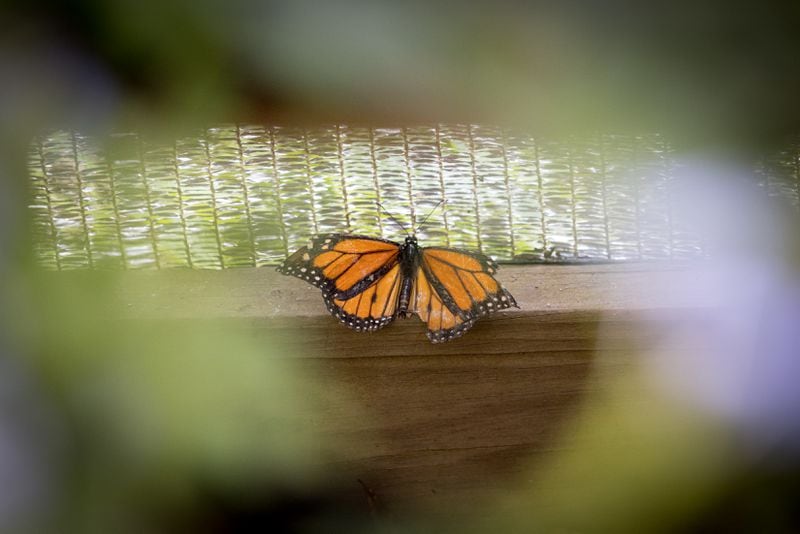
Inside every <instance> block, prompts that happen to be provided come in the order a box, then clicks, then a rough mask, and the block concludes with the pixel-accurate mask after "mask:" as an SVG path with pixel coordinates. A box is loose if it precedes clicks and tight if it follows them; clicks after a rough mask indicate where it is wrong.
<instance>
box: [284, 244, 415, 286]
mask: <svg viewBox="0 0 800 534" xmlns="http://www.w3.org/2000/svg"><path fill="white" fill-rule="evenodd" d="M399 254H400V245H398V244H397V243H394V242H393V241H386V240H384V239H375V238H372V237H366V236H356V235H346V234H327V235H322V236H318V237H315V238H313V239H312V240H311V241H310V242H309V244H308V245H307V246H305V247H302V248H301V249H300V250H298V251H297V252H295V253H294V254H292V255H291V256H289V258H288V259H287V260H286V261H285V262H283V265H281V266H280V267H278V271H279V272H281V273H283V274H288V275H291V276H296V277H298V278H302V279H303V280H306V281H307V282H309V283H310V284H312V285H314V286H316V287H318V288H320V289H321V290H322V293H323V295H335V296H336V298H338V299H341V300H347V299H349V298H351V297H354V296H356V295H358V294H359V293H361V292H362V291H364V290H365V289H367V288H368V287H369V286H371V285H372V284H374V283H375V282H376V281H377V280H378V279H380V277H382V276H383V275H384V274H386V273H387V272H389V271H390V270H391V268H392V267H393V266H394V265H395V264H397V262H398V257H399Z"/></svg>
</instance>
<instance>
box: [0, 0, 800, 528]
mask: <svg viewBox="0 0 800 534" xmlns="http://www.w3.org/2000/svg"><path fill="white" fill-rule="evenodd" d="M0 9H2V11H0V68H1V69H2V73H3V76H2V80H0V295H2V308H1V309H0V314H1V315H0V317H1V318H2V321H1V322H0V487H2V488H3V491H2V492H0V530H10V531H14V530H17V531H28V530H39V529H49V530H58V531H80V532H87V531H108V530H110V529H112V528H113V529H114V530H117V531H119V530H125V529H129V530H131V531H141V530H148V531H160V530H163V531H173V530H192V531H196V530H237V529H243V528H244V527H245V526H247V525H251V524H253V523H259V522H260V523H261V524H262V525H268V526H271V527H273V528H278V529H280V528H284V529H307V530H315V529H316V530H325V529H330V528H334V527H339V528H346V529H348V530H358V529H367V530H369V529H375V528H390V527H391V528H401V527H402V526H403V525H416V524H419V523H422V524H425V523H426V520H427V519H426V518H425V517H409V518H399V519H397V518H395V519H396V520H395V521H393V522H392V523H391V524H384V523H381V519H380V518H378V520H377V521H378V522H377V523H376V522H375V521H376V520H375V519H374V518H373V517H372V515H371V514H370V512H369V510H366V511H365V509H364V506H363V504H364V503H363V502H357V503H356V502H351V501H349V500H348V499H347V498H343V497H341V493H340V492H339V491H338V488H337V484H336V480H337V479H336V477H337V473H335V472H331V471H329V470H327V469H323V468H322V467H321V466H322V465H326V466H329V465H331V464H334V465H335V463H336V459H337V458H342V457H344V458H346V457H347V456H348V454H352V450H353V447H354V445H353V443H350V442H347V443H340V442H337V440H336V439H335V438H334V437H332V436H336V435H337V432H336V429H329V428H326V426H325V421H324V418H323V417H322V416H321V415H320V414H321V413H323V411H322V410H320V406H321V405H323V404H324V405H325V406H330V405H331V404H334V405H336V406H339V407H340V409H341V410H344V411H352V413H356V414H357V413H358V410H359V407H358V406H356V405H354V404H351V403H350V401H349V400H348V392H346V391H333V390H332V389H331V387H330V386H329V385H326V386H324V387H323V386H320V385H317V384H316V382H315V379H314V377H313V376H309V374H308V372H307V370H304V369H299V368H297V367H295V366H292V365H291V364H290V363H289V361H290V360H289V359H287V358H284V357H283V356H285V354H284V353H283V352H282V349H281V347H280V346H277V345H274V344H273V345H269V346H265V345H264V344H263V343H258V344H256V343H255V342H254V341H253V340H252V339H251V338H248V337H247V336H244V335H243V334H242V333H241V332H239V331H231V330H229V329H226V328H224V327H222V326H220V325H209V324H185V325H175V324H172V323H171V324H169V325H164V324H160V323H157V322H136V323H131V322H129V321H123V320H121V319H119V315H120V313H119V310H117V309H116V308H115V306H116V304H115V302H116V301H115V300H114V299H113V298H112V296H113V287H114V283H115V278H116V276H117V275H114V274H111V273H103V274H98V273H82V274H83V275H82V276H76V277H73V278H70V280H69V282H70V283H66V284H65V283H63V279H59V280H58V283H56V281H55V280H54V278H52V275H53V274H54V273H45V272H41V270H40V269H39V268H38V267H37V266H36V262H35V251H34V247H33V243H34V239H33V237H32V235H33V232H32V231H31V229H32V224H31V220H30V213H31V212H30V210H29V208H28V206H29V204H30V202H29V199H30V195H29V170H28V164H29V155H30V149H31V143H32V142H33V140H34V139H36V138H37V136H40V135H42V133H43V132H47V131H52V130H54V129H65V130H77V131H80V132H83V133H85V134H88V135H93V134H94V135H97V136H98V137H104V136H107V135H108V134H109V133H110V132H126V131H131V130H135V131H139V132H145V133H146V135H147V136H148V138H150V139H155V140H164V141H165V142H172V141H173V140H174V139H176V138H178V137H179V136H183V135H187V132H193V131H195V129H197V128H207V127H208V126H209V125H214V124H219V123H231V122H234V123H239V122H246V123H281V124H291V125H300V126H314V125H317V124H331V123H335V124H339V123H342V124H353V125H364V126H381V125H392V126H397V125H415V124H420V123H425V124H437V123H449V122H452V123H488V124H499V125H502V126H504V127H509V128H516V129H521V130H524V131H527V132H530V133H531V134H533V135H549V136H556V137H557V136H575V135H577V136H580V135H593V134H595V133H596V132H613V133H621V134H627V135H639V134H641V133H642V132H645V133H651V132H658V133H659V134H660V135H663V136H664V137H665V138H666V139H667V140H668V142H669V144H670V145H671V146H673V147H675V150H676V152H677V156H676V157H678V158H679V159H680V160H681V161H682V162H684V163H683V164H682V165H681V166H682V168H683V169H684V171H682V172H683V175H682V178H683V180H684V183H686V184H689V186H688V191H687V192H686V196H685V197H684V198H685V199H686V202H684V203H683V204H682V205H683V206H684V207H685V209H686V211H687V213H686V217H687V219H688V220H691V221H693V224H695V225H696V226H697V227H702V229H703V231H704V232H705V233H706V234H707V235H708V236H709V240H710V243H711V244H712V245H713V246H712V249H713V250H714V252H716V255H715V262H716V263H715V266H716V272H717V276H716V277H715V278H714V279H713V281H714V283H713V284H711V286H712V287H706V286H698V287H697V288H694V289H697V290H698V291H709V292H712V293H713V294H714V295H715V296H717V297H719V303H720V308H719V309H720V310H721V311H719V313H718V314H716V315H713V316H711V317H709V324H710V326H709V327H708V328H706V329H705V330H703V331H702V332H698V331H697V329H693V328H692V327H691V326H692V325H680V326H679V327H678V328H676V329H675V330H674V331H669V332H665V333H664V341H663V343H662V344H661V345H659V346H655V347H651V348H650V350H649V351H648V352H647V353H644V354H642V364H641V366H639V367H641V368H639V367H637V368H636V369H635V370H633V371H631V373H629V374H628V375H626V376H625V378H624V379H622V380H609V381H607V383H604V386H603V387H602V388H600V389H601V391H602V392H603V393H602V395H600V397H601V398H598V399H587V406H589V408H587V409H586V410H584V413H582V415H581V416H580V417H579V418H578V419H577V420H576V421H574V424H573V428H571V429H570V430H569V433H571V434H572V435H573V439H574V440H577V442H578V443H582V444H586V447H585V449H581V451H580V454H578V453H575V454H571V453H569V452H567V453H564V454H560V455H557V456H556V457H555V458H554V459H553V461H552V469H550V470H549V471H546V472H545V474H543V475H541V476H540V477H539V478H538V479H537V481H536V483H535V484H533V485H532V486H531V485H524V484H521V488H520V491H518V492H516V493H515V494H513V495H508V496H507V499H503V500H502V502H498V503H496V505H495V506H494V507H490V508H487V509H486V510H481V511H480V514H479V515H480V517H481V519H482V520H485V521H486V522H485V523H484V522H480V523H477V522H475V521H472V520H465V521H466V523H465V524H469V525H472V526H473V527H474V528H476V529H482V530H488V529H498V528H501V527H502V528H503V529H505V530H512V531H513V530H521V529H535V528H538V529H540V530H545V531H550V530H571V531H578V532H581V531H591V530H596V531H611V532H620V531H625V530H628V531H642V530H664V529H688V530H693V529H702V528H710V529H713V528H715V527H719V528H734V529H735V528H741V529H742V530H762V529H764V530H771V531H792V530H796V529H797V528H798V518H797V516H796V515H795V514H796V512H792V508H791V506H790V505H791V503H793V501H794V500H795V498H796V496H797V489H798V478H797V474H798V451H799V450H800V449H799V446H800V445H799V444H800V440H799V439H798V437H799V436H800V424H799V423H798V415H797V414H798V413H800V411H798V409H797V408H798V407H799V406H800V402H798V401H799V399H798V396H797V393H796V388H794V384H793V383H792V379H793V378H794V377H796V376H798V363H797V361H798V360H797V357H796V354H797V351H798V346H800V344H799V343H800V340H798V339H797V332H796V328H795V325H796V324H797V321H798V320H800V304H799V303H800V292H798V287H800V286H799V285H798V275H797V265H798V252H797V237H796V228H797V213H796V211H793V210H792V209H791V208H788V207H786V206H784V205H782V204H781V203H780V202H777V203H773V202H769V201H767V200H765V199H763V198H762V196H761V195H760V194H759V193H758V192H757V191H756V190H755V189H754V188H751V187H750V185H752V184H751V182H752V181H753V180H754V177H753V176H752V173H751V172H750V171H749V169H751V168H752V167H751V163H752V161H753V160H754V159H757V158H758V157H760V156H761V155H763V154H764V153H768V152H769V151H772V150H777V149H779V148H780V147H782V146H785V143H786V142H787V140H788V139H790V138H791V136H793V135H796V134H797V132H798V131H799V130H800V104H799V101H798V98H797V95H798V94H800V53H798V52H799V51H800V32H798V31H797V28H798V27H800V26H799V24H798V23H800V7H798V5H797V4H796V3H793V2H763V3H747V2H733V3H731V2H727V3H701V4H698V3H694V2H673V3H670V4H669V5H662V6H654V5H648V4H645V3H639V2H631V1H612V2H604V3H590V2H561V3H543V2H542V3H537V2H534V3H524V2H475V3H469V4H467V3H457V2H441V3H429V2H393V3H389V2H386V3H383V2H355V1H351V2H312V1H295V2H285V3H278V2H246V1H232V2H211V1H203V0H201V1H193V2H187V1H180V0H176V1H160V2H155V1H142V2H92V1H85V2H82V1H71V2H24V3H23V2H20V3H16V4H15V3H11V4H5V5H4V6H3V7H2V8H0ZM797 168H800V164H798V165H796V167H795V169H794V173H795V174H794V175H793V176H792V174H791V172H792V169H791V168H788V169H787V175H786V176H785V179H786V180H787V181H789V182H791V180H795V181H798V171H797ZM692 217H694V219H693V218H692ZM687 337H691V338H692V339H694V340H699V341H698V342H697V343H695V344H694V346H703V347H704V350H702V351H698V352H697V353H692V354H685V353H677V352H676V351H674V350H671V348H670V347H671V346H673V345H672V343H673V341H674V340H676V339H677V340H681V339H685V338H687ZM679 345H680V343H676V346H679ZM597 380H599V381H601V382H602V381H603V380H604V377H602V376H599V377H597ZM634 400H635V402H633V401H634ZM587 450H588V451H591V454H587V453H586V451H587ZM453 521H454V523H453V525H458V526H459V527H460V526H463V524H461V523H458V521H457V519H454V520H453ZM409 529H411V527H409Z"/></svg>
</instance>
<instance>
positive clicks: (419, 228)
mask: <svg viewBox="0 0 800 534" xmlns="http://www.w3.org/2000/svg"><path fill="white" fill-rule="evenodd" d="M443 203H444V200H440V201H439V202H437V203H436V205H435V206H434V207H433V208H431V211H429V212H428V214H427V215H426V216H425V217H424V218H423V219H422V222H421V223H419V226H417V232H420V231H421V230H422V225H423V224H425V223H426V222H427V220H428V219H429V218H430V216H431V215H433V212H434V211H436V208H438V207H439V206H441V205H442V204H443Z"/></svg>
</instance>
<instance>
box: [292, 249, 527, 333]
mask: <svg viewBox="0 0 800 534" xmlns="http://www.w3.org/2000/svg"><path fill="white" fill-rule="evenodd" d="M359 247H361V249H360V250H359ZM372 258H375V260H374V261H373V260H372ZM341 262H344V264H341ZM337 265H341V268H337ZM437 266H438V267H437ZM278 271H279V272H281V273H283V274H287V275H291V276H296V277H298V278H301V279H303V280H306V281H307V282H309V283H310V284H312V285H314V286H316V287H318V288H320V289H321V290H322V297H323V300H324V301H325V305H326V306H327V308H328V311H329V312H330V313H331V314H332V315H333V316H335V317H337V318H338V319H339V320H340V321H341V322H342V323H344V324H345V325H347V326H348V327H350V328H352V329H354V330H357V331H368V332H371V331H374V330H378V329H380V328H383V327H385V326H386V325H388V324H389V323H391V322H392V321H393V320H394V319H395V318H396V317H398V316H399V317H403V318H407V317H410V316H411V315H414V314H416V315H418V316H419V317H420V319H421V320H422V321H423V322H426V323H427V324H428V338H429V339H430V340H431V341H433V342H434V343H439V342H442V341H448V340H451V339H454V338H457V337H460V336H461V335H463V334H464V333H465V332H466V331H467V330H469V329H470V328H471V327H472V326H473V325H474V324H475V321H476V320H477V319H478V318H479V317H483V316H486V315H489V314H490V313H492V312H495V311H497V310H500V309H503V308H508V307H511V306H517V303H516V302H515V301H514V297H513V296H511V294H510V293H509V292H508V291H507V290H506V289H505V288H503V287H502V286H501V285H500V284H499V283H498V282H497V281H496V280H495V279H494V278H493V275H494V273H495V272H496V271H497V263H495V261H494V260H492V259H491V258H489V257H488V256H484V255H483V254H480V253H476V252H472V251H468V250H463V249H455V248H445V247H420V246H419V244H418V243H417V238H416V236H414V235H409V236H408V237H406V239H405V241H404V242H403V243H397V242H395V241H389V240H387V239H382V238H376V237H370V236H363V235H348V234H327V235H321V236H316V237H314V238H312V239H311V240H310V241H309V243H308V245H307V246H305V247H302V248H300V249H299V250H298V251H297V252H295V253H294V254H292V255H291V256H289V257H288V258H287V259H286V261H285V262H284V263H283V265H281V266H279V267H278ZM437 271H438V273H439V274H442V273H443V274H444V275H446V279H445V278H442V276H439V274H437ZM355 273H358V275H357V276H353V275H354V274H355ZM345 278H347V279H348V280H347V283H342V280H343V279H345ZM382 284H384V285H383V290H382V291H379V288H380V287H381V285H382ZM465 295H466V296H465ZM459 297H460V298H459Z"/></svg>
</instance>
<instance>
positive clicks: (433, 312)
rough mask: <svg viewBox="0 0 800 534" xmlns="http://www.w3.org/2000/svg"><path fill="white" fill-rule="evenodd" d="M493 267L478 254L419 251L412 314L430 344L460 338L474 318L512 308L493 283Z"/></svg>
mask: <svg viewBox="0 0 800 534" xmlns="http://www.w3.org/2000/svg"><path fill="white" fill-rule="evenodd" d="M496 271H497V264H496V263H495V262H494V260H492V259H491V258H488V257H486V256H484V255H482V254H476V253H473V252H469V251H465V250H458V249H452V248H441V247H428V248H423V249H422V257H421V260H420V266H419V269H418V270H417V276H416V280H415V284H414V291H413V294H412V299H411V302H412V308H413V310H412V311H413V312H414V313H416V314H417V315H419V317H420V319H422V320H423V321H424V322H425V323H427V325H428V338H430V340H431V341H433V342H434V343H437V342H441V341H448V340H450V339H453V338H456V337H459V336H461V335H463V334H464V333H465V332H466V331H467V330H469V329H470V328H471V327H472V326H473V325H474V324H475V321H476V320H477V318H478V317H481V316H484V315H488V314H489V313H492V312H494V311H496V310H501V309H503V308H509V307H511V306H516V305H517V303H516V301H515V300H514V297H513V296H511V293H509V292H508V291H507V290H506V289H505V288H504V287H503V286H501V285H500V283H499V282H498V281H497V280H495V279H494V276H493V275H494V273H495V272H496Z"/></svg>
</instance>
